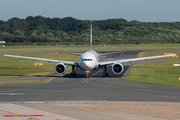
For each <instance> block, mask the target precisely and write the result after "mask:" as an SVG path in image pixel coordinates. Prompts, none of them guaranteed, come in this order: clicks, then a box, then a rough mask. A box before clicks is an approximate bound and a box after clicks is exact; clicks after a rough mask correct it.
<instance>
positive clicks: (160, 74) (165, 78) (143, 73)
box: [126, 50, 180, 87]
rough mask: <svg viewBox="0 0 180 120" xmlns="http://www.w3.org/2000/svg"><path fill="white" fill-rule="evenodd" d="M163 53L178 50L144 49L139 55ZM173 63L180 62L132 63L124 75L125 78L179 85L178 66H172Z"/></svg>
mask: <svg viewBox="0 0 180 120" xmlns="http://www.w3.org/2000/svg"><path fill="white" fill-rule="evenodd" d="M163 53H178V54H179V53H180V51H179V50H176V51H175V50H172V51H164V50H162V51H146V52H142V53H140V57H145V56H152V55H157V54H163ZM168 58H169V57H168ZM170 59H171V58H170ZM173 64H180V62H179V61H168V62H152V63H142V64H136V65H133V66H132V69H131V70H130V72H129V73H128V75H127V76H126V80H129V81H136V82H145V83H153V84H161V85H171V86H178V87H180V80H179V77H180V73H179V71H180V67H174V66H173Z"/></svg>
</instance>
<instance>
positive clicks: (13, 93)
mask: <svg viewBox="0 0 180 120" xmlns="http://www.w3.org/2000/svg"><path fill="white" fill-rule="evenodd" d="M0 95H25V93H0Z"/></svg>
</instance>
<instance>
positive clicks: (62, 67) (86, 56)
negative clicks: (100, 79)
mask: <svg viewBox="0 0 180 120" xmlns="http://www.w3.org/2000/svg"><path fill="white" fill-rule="evenodd" d="M114 53H117V52H113V53H105V54H97V52H95V51H94V50H92V23H91V25H90V49H89V50H88V51H86V52H85V53H83V54H78V53H69V54H74V55H79V56H80V57H79V61H78V62H71V61H63V60H53V59H44V58H35V57H25V56H16V55H4V56H6V57H15V58H24V59H32V60H40V61H47V62H55V63H57V64H56V65H55V66H54V71H55V73H57V74H64V73H65V71H66V65H71V66H72V73H71V76H76V73H75V71H76V70H77V68H80V69H81V70H84V71H86V75H87V77H88V74H89V72H90V71H91V70H96V69H98V68H102V69H103V70H104V72H103V76H108V73H107V65H112V71H113V72H114V73H115V74H121V73H122V72H123V70H124V67H123V65H122V64H121V63H123V62H131V61H139V60H147V59H153V58H161V57H170V56H176V54H171V55H160V56H151V57H141V58H131V59H123V60H114V61H105V62H99V57H100V56H102V55H108V54H114Z"/></svg>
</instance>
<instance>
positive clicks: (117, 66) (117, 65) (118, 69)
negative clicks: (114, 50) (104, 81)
mask: <svg viewBox="0 0 180 120" xmlns="http://www.w3.org/2000/svg"><path fill="white" fill-rule="evenodd" d="M112 71H113V73H114V74H121V73H122V72H123V71H124V67H123V65H122V64H121V63H114V64H113V65H112Z"/></svg>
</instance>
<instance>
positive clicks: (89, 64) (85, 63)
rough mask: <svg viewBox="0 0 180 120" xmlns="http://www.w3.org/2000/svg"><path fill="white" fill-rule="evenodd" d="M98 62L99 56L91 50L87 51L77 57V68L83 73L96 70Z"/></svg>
mask: <svg viewBox="0 0 180 120" xmlns="http://www.w3.org/2000/svg"><path fill="white" fill-rule="evenodd" d="M98 62H99V56H98V54H97V53H96V52H95V51H93V50H88V51H86V52H85V53H83V54H82V55H81V56H80V57H79V67H80V69H82V70H85V71H90V70H93V69H97V68H98Z"/></svg>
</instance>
